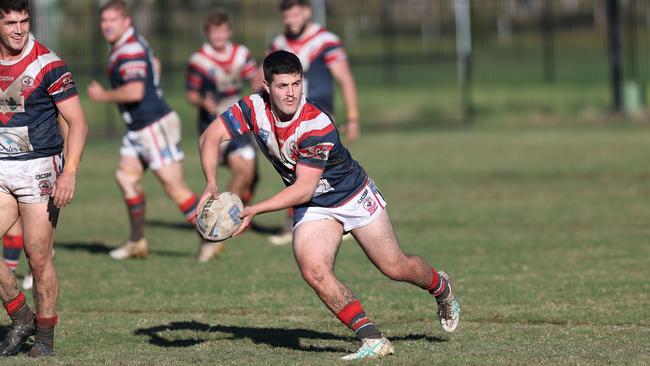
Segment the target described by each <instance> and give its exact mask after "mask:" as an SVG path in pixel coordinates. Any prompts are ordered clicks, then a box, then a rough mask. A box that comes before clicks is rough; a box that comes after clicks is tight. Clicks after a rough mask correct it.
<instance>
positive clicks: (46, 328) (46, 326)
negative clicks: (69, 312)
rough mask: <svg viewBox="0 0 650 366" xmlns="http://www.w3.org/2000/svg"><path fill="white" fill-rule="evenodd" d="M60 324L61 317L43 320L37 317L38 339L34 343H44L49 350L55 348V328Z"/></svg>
mask: <svg viewBox="0 0 650 366" xmlns="http://www.w3.org/2000/svg"><path fill="white" fill-rule="evenodd" d="M58 322H59V316H58V315H55V316H53V317H51V318H42V317H40V316H36V337H35V338H34V343H43V344H45V345H47V346H48V347H49V348H54V326H55V325H56V323H58Z"/></svg>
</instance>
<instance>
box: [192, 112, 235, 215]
mask: <svg viewBox="0 0 650 366" xmlns="http://www.w3.org/2000/svg"><path fill="white" fill-rule="evenodd" d="M220 119H221V117H217V119H216V120H214V121H213V122H212V123H210V125H208V128H207V129H206V130H205V132H203V134H202V135H201V137H200V138H199V152H200V154H201V167H202V168H203V175H205V190H204V191H203V194H202V195H201V199H200V200H199V207H201V206H202V205H203V202H205V200H206V199H208V198H209V197H214V198H216V197H217V196H218V193H219V191H218V186H217V163H218V162H219V149H220V147H219V146H220V145H221V143H222V142H223V141H227V140H230V135H229V134H228V131H227V130H226V126H224V125H223V122H221V121H220Z"/></svg>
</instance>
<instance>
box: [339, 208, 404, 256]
mask: <svg viewBox="0 0 650 366" xmlns="http://www.w3.org/2000/svg"><path fill="white" fill-rule="evenodd" d="M351 232H352V235H353V236H354V238H355V239H356V240H357V242H359V245H360V246H361V248H362V249H363V251H364V252H365V253H366V256H367V257H368V259H370V261H372V263H373V264H374V265H375V266H377V267H380V268H381V267H382V265H387V264H390V263H393V262H395V261H399V260H401V259H403V258H404V257H405V254H404V252H403V251H402V249H401V248H400V246H399V242H398V241H397V237H396V236H395V231H394V230H393V225H392V224H391V222H390V218H389V217H388V211H387V210H386V209H384V210H383V211H382V212H381V214H380V215H379V216H378V217H377V218H376V219H375V220H374V221H372V222H371V223H369V224H367V225H365V226H362V227H358V228H356V229H353V230H352V231H351Z"/></svg>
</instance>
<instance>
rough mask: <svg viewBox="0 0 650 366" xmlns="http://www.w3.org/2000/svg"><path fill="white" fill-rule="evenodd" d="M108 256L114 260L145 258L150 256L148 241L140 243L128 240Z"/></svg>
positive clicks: (141, 240)
mask: <svg viewBox="0 0 650 366" xmlns="http://www.w3.org/2000/svg"><path fill="white" fill-rule="evenodd" d="M108 255H110V256H111V258H113V259H118V260H119V259H127V258H144V257H146V256H148V255H149V247H148V246H147V239H145V238H142V239H140V240H138V241H131V240H127V241H126V242H125V243H124V244H122V245H121V246H120V247H119V248H116V249H113V250H111V251H110V252H109V253H108Z"/></svg>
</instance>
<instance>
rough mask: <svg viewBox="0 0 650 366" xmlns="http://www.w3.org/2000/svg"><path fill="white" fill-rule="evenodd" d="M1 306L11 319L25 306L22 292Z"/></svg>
mask: <svg viewBox="0 0 650 366" xmlns="http://www.w3.org/2000/svg"><path fill="white" fill-rule="evenodd" d="M2 305H3V306H4V307H5V309H6V310H7V314H9V316H10V317H11V316H12V315H14V314H15V313H16V312H17V311H18V310H20V308H22V307H23V305H25V294H23V292H22V291H18V295H16V297H14V298H13V299H11V300H9V301H5V302H3V303H2Z"/></svg>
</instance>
